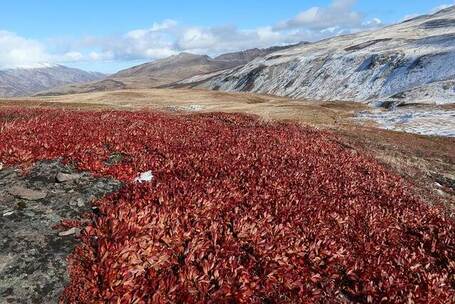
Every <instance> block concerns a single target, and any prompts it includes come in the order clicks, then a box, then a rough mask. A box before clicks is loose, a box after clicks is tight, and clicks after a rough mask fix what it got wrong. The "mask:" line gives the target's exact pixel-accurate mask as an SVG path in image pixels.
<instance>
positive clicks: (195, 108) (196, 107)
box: [183, 104, 204, 112]
mask: <svg viewBox="0 0 455 304" xmlns="http://www.w3.org/2000/svg"><path fill="white" fill-rule="evenodd" d="M183 108H184V109H186V110H187V111H191V112H198V111H201V110H203V109H204V107H203V106H201V105H198V104H191V105H188V106H185V107H183Z"/></svg>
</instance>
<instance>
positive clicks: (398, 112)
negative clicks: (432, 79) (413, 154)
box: [357, 108, 455, 137]
mask: <svg viewBox="0 0 455 304" xmlns="http://www.w3.org/2000/svg"><path fill="white" fill-rule="evenodd" d="M357 120H359V121H373V122H375V123H377V124H378V127H380V128H382V129H387V130H395V131H402V132H408V133H415V134H422V135H437V136H446V137H455V110H443V109H400V108H397V109H394V110H390V111H387V110H380V109H377V110H372V111H362V112H360V113H358V114H357Z"/></svg>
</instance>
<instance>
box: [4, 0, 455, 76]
mask: <svg viewBox="0 0 455 304" xmlns="http://www.w3.org/2000/svg"><path fill="white" fill-rule="evenodd" d="M4 2H5V3H2V9H1V11H0V68H9V67H17V66H33V65H35V64H39V63H44V62H46V63H61V64H65V65H69V66H75V67H81V68H84V69H89V70H98V71H102V72H108V73H109V72H114V71H116V70H118V69H120V68H124V67H127V66H131V65H134V64H137V63H141V62H145V61H151V60H154V59H157V58H162V57H166V56H169V55H173V54H176V53H178V52H181V51H189V52H193V53H207V54H210V55H216V54H219V53H222V52H227V51H235V50H238V49H244V48H250V47H267V46H270V45H276V44H286V43H294V42H298V41H301V40H308V41H315V40H319V39H322V38H326V37H329V36H333V35H338V34H345V33H350V32H356V31H361V30H369V29H374V28H377V27H381V26H384V25H387V24H390V23H395V22H399V21H401V20H403V18H405V17H406V16H414V15H418V14H424V13H429V12H431V11H433V10H435V9H436V8H439V7H442V6H446V5H450V4H453V1H452V0H400V1H397V0H395V1H392V0H382V1H373V0H371V1H370V0H358V1H356V0H325V1H316V0H308V1H298V0H292V1H290V0H281V1H276V0H274V1H271V0H261V1H259V0H243V1H241V0H230V1H213V0H211V1H208V0H206V1H201V0H193V1H188V0H187V1H173V0H167V1H150V0H149V1H145V0H130V1H112V0H111V1H107V0H97V1H89V0H78V1H61V0H59V1H58V0H40V1H34V0H28V1H25V0H15V1H4Z"/></svg>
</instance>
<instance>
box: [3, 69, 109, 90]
mask: <svg viewBox="0 0 455 304" xmlns="http://www.w3.org/2000/svg"><path fill="white" fill-rule="evenodd" d="M104 77H106V75H104V74H102V73H98V72H87V71H83V70H80V69H75V68H70V67H66V66H63V65H41V66H36V67H31V68H24V67H19V68H14V69H12V68H10V69H5V70H0V97H22V96H28V95H32V94H35V93H38V92H40V91H43V90H47V89H52V88H55V87H58V86H62V85H66V84H69V83H82V82H88V81H94V80H98V79H101V78H104Z"/></svg>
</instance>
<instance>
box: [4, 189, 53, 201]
mask: <svg viewBox="0 0 455 304" xmlns="http://www.w3.org/2000/svg"><path fill="white" fill-rule="evenodd" d="M8 193H9V194H11V195H12V196H15V197H18V198H22V199H24V200H27V201H37V200H40V199H43V198H45V197H46V196H47V193H46V192H44V191H38V190H32V189H28V188H25V187H22V186H13V187H11V188H10V189H8Z"/></svg>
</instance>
